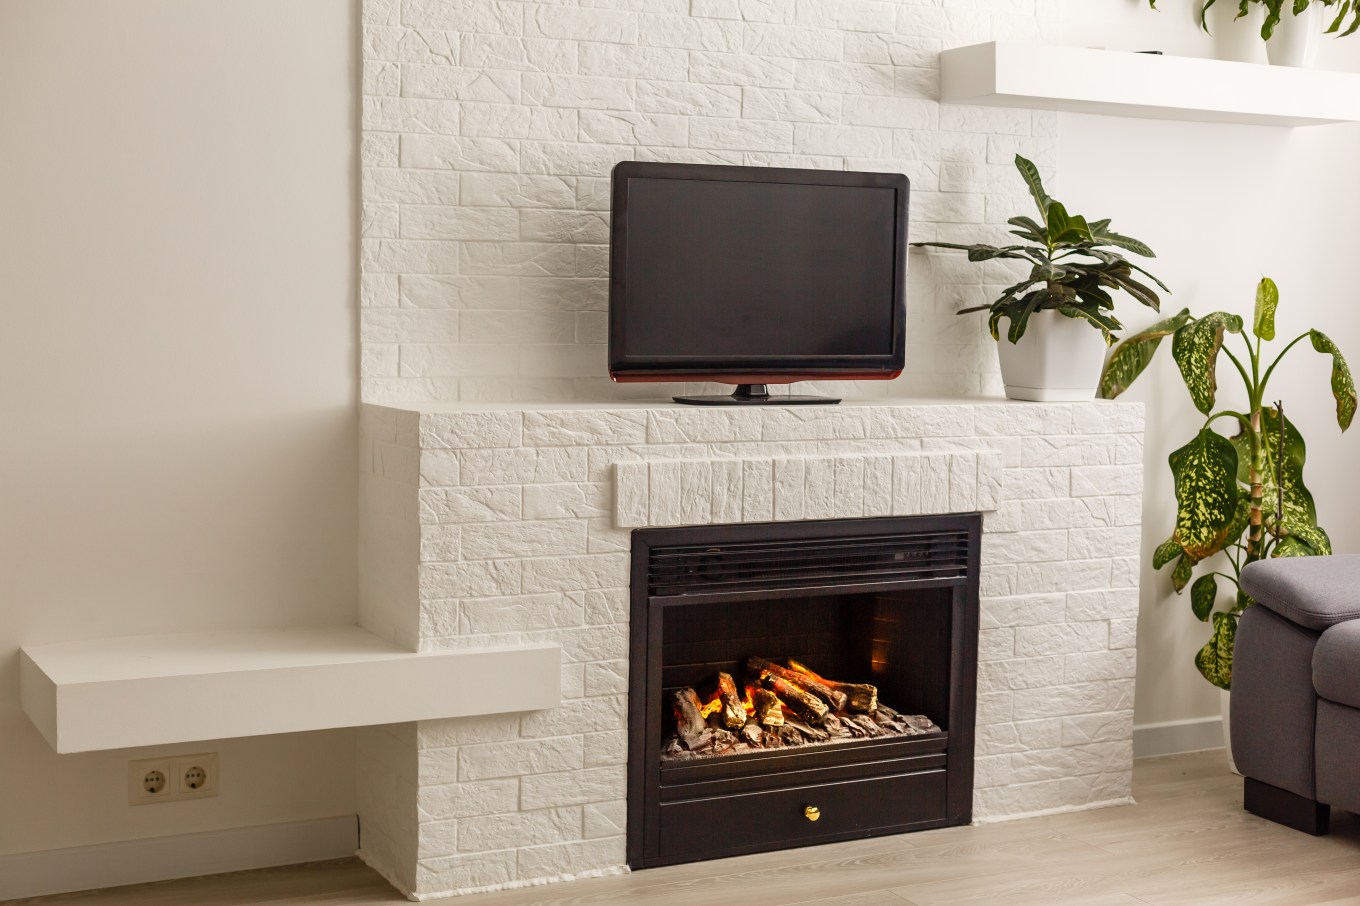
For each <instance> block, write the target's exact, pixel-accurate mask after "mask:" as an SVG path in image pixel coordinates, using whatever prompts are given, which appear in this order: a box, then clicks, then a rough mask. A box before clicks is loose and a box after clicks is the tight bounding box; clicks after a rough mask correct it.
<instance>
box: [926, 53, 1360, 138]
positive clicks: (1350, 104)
mask: <svg viewBox="0 0 1360 906" xmlns="http://www.w3.org/2000/svg"><path fill="white" fill-rule="evenodd" d="M940 78H941V84H940V92H941V100H943V101H944V102H945V103H949V104H978V105H984V106H991V107H1023V108H1030V109H1032V108H1036V107H1037V108H1042V109H1045V110H1062V111H1069V112H1073V113H1099V114H1106V115H1108V116H1131V117H1142V118H1149V119H1168V120H1192V121H1198V122H1218V123H1242V124H1248V125H1258V126H1321V125H1326V124H1329V123H1349V122H1360V73H1351V72H1329V71H1326V70H1318V69H1294V68H1291V67H1288V66H1265V65H1261V64H1256V63H1237V62H1230V61H1226V60H1207V59H1200V58H1196V57H1175V56H1159V55H1156V54H1140V53H1129V52H1122V51H1110V50H1091V49H1087V48H1082V47H1057V46H1052V45H1047V44H1038V43H1027V42H1021V41H993V42H990V43H987V44H974V45H972V46H969V47H957V48H954V49H952V50H946V51H945V52H944V53H943V54H941V56H940Z"/></svg>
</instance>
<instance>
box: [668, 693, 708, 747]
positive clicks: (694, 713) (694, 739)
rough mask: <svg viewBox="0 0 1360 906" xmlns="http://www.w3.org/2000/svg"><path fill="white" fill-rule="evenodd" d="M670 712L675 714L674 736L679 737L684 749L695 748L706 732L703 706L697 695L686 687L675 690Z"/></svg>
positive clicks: (706, 726)
mask: <svg viewBox="0 0 1360 906" xmlns="http://www.w3.org/2000/svg"><path fill="white" fill-rule="evenodd" d="M671 711H672V712H673V713H674V714H675V735H676V736H679V737H680V741H681V742H682V743H684V745H685V748H687V749H693V748H695V747H696V746H697V745H699V744H700V742H701V741H702V740H703V735H704V732H705V731H706V730H708V724H707V722H705V720H704V715H703V705H701V704H700V703H699V693H697V692H695V691H694V690H693V689H691V688H689V687H688V686H686V687H685V688H684V689H679V690H677V691H676V693H675V695H674V696H672V697H671Z"/></svg>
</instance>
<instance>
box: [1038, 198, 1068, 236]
mask: <svg viewBox="0 0 1360 906" xmlns="http://www.w3.org/2000/svg"><path fill="white" fill-rule="evenodd" d="M1044 220H1045V221H1046V222H1047V223H1048V241H1049V243H1050V244H1052V243H1055V242H1056V241H1057V239H1058V237H1059V236H1061V235H1062V234H1064V233H1066V232H1067V231H1068V230H1070V229H1071V228H1072V217H1071V215H1069V214H1068V213H1067V208H1066V207H1065V206H1064V205H1063V203H1062V202H1061V201H1054V200H1052V199H1049V202H1048V212H1047V213H1046V214H1045V215H1044Z"/></svg>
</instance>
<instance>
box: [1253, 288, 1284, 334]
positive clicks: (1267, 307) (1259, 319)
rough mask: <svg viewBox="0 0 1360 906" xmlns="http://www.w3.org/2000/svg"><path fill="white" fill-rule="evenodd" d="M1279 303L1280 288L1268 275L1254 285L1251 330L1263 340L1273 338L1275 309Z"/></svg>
mask: <svg viewBox="0 0 1360 906" xmlns="http://www.w3.org/2000/svg"><path fill="white" fill-rule="evenodd" d="M1279 305H1280V288H1279V287H1278V286H1276V285H1275V281H1274V280H1272V279H1270V278H1269V277H1262V278H1261V282H1260V283H1258V284H1257V285H1256V314H1255V317H1253V318H1252V324H1251V332H1252V333H1254V334H1256V335H1257V336H1258V337H1260V338H1261V339H1263V340H1273V339H1275V309H1276V308H1278V307H1279Z"/></svg>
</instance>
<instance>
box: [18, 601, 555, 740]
mask: <svg viewBox="0 0 1360 906" xmlns="http://www.w3.org/2000/svg"><path fill="white" fill-rule="evenodd" d="M560 661H561V648H560V646H558V645H555V644H538V645H521V646H516V647H506V648H480V649H477V650H475V651H438V652H429V653H416V652H412V651H408V650H406V649H403V648H401V647H399V646H397V645H394V644H392V643H391V642H388V641H386V640H384V639H382V638H379V637H378V636H376V635H374V634H372V633H370V632H367V631H366V630H364V629H362V628H360V627H358V626H340V627H328V628H316V629H276V630H247V631H234V632H207V633H191V634H182V635H160V636H136V637H131V638H116V639H98V640H91V641H81V642H62V643H56V644H51V645H38V646H32V647H28V648H24V649H23V650H22V651H21V653H20V668H19V669H20V695H21V698H22V701H23V708H24V711H25V712H27V713H28V716H29V717H30V718H31V719H32V720H33V722H34V724H36V725H37V727H38V729H39V730H40V731H41V732H42V734H43V736H44V737H45V738H46V739H47V741H48V743H49V744H50V745H51V746H52V748H54V749H55V750H56V751H58V752H85V751H93V750H100V749H119V748H127V747H130V746H147V745H163V744H166V743H174V742H188V741H196V740H204V739H222V738H228V737H238V736H258V735H263V734H268V733H291V732H296V731H302V730H322V729H330V728H334V727H357V726H368V725H372V724H386V723H400V722H405V721H413V720H433V719H440V718H447V717H469V716H474V715H483V714H499V713H508V712H516V711H533V710H540V709H544V708H552V707H556V706H557V705H559V704H560V703H561V669H560Z"/></svg>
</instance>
